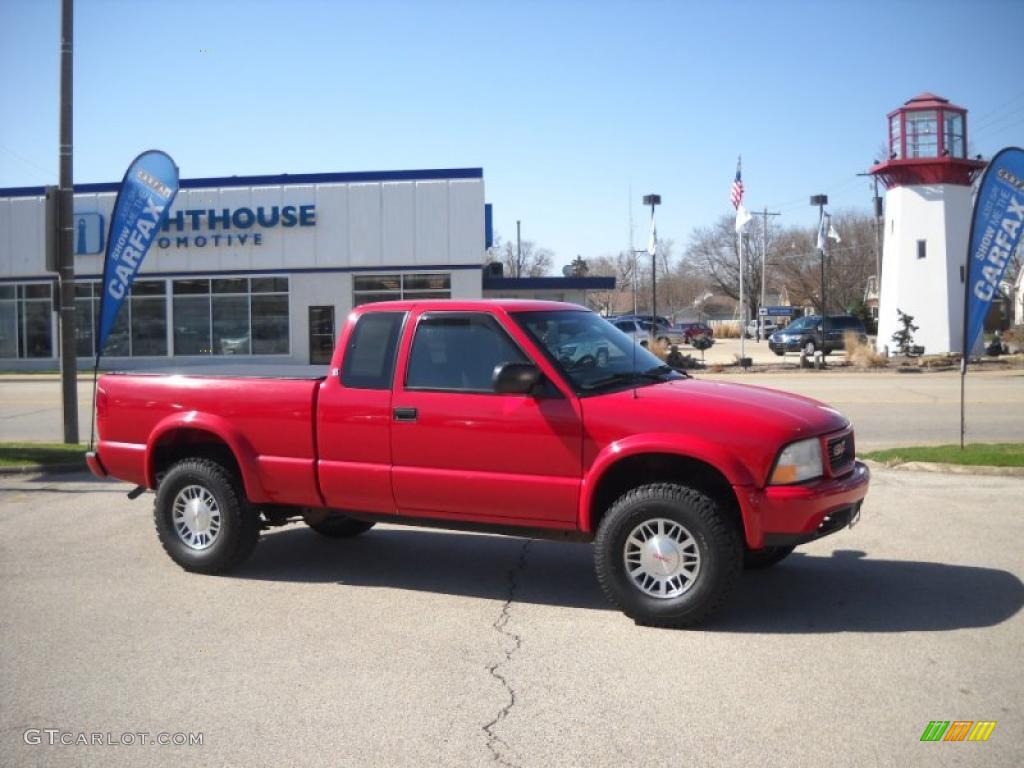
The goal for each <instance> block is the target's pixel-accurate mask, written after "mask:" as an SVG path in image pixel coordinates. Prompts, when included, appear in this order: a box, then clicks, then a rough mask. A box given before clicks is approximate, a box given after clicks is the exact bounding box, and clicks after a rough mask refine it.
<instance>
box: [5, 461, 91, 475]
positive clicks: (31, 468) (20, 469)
mask: <svg viewBox="0 0 1024 768" xmlns="http://www.w3.org/2000/svg"><path fill="white" fill-rule="evenodd" d="M88 471H89V467H88V465H86V463H85V462H84V461H83V462H81V463H80V464H21V465H18V466H14V467H0V477H2V476H4V475H67V474H71V473H72V472H88Z"/></svg>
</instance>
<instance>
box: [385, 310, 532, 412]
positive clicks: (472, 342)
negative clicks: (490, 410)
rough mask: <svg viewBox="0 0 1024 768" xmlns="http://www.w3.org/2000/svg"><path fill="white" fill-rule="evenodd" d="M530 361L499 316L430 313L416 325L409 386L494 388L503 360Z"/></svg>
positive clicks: (423, 387)
mask: <svg viewBox="0 0 1024 768" xmlns="http://www.w3.org/2000/svg"><path fill="white" fill-rule="evenodd" d="M525 362H529V361H528V360H527V358H526V356H525V355H524V354H523V353H522V352H521V351H520V350H519V347H517V346H516V345H515V343H514V342H513V341H512V339H510V338H509V336H508V334H506V333H505V331H504V330H503V329H502V328H501V327H500V326H499V325H498V323H497V322H496V321H495V319H494V318H493V317H491V316H490V315H487V314H483V313H474V314H456V313H437V314H430V315H424V316H423V317H422V318H420V322H419V325H418V326H417V328H416V336H415V338H414V339H413V342H412V352H411V353H410V355H409V371H408V374H407V375H406V382H405V385H406V388H408V389H443V390H455V391H463V392H466V391H469V392H493V391H494V390H493V385H492V383H491V378H492V376H493V375H494V368H495V366H497V365H500V364H501V363H525Z"/></svg>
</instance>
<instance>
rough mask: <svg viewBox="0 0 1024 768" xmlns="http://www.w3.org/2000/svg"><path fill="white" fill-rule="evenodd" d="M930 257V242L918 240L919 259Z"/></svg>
mask: <svg viewBox="0 0 1024 768" xmlns="http://www.w3.org/2000/svg"><path fill="white" fill-rule="evenodd" d="M927 255H928V241H927V240H918V241H917V258H919V259H923V258H924V257H925V256H927Z"/></svg>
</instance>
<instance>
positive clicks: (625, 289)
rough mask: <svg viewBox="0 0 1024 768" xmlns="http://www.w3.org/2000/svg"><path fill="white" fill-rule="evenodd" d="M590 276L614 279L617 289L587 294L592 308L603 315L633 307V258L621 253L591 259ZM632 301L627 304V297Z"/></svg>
mask: <svg viewBox="0 0 1024 768" xmlns="http://www.w3.org/2000/svg"><path fill="white" fill-rule="evenodd" d="M589 265H590V273H589V274H590V275H592V276H594V277H614V278H615V288H614V289H613V290H610V291H591V292H589V293H588V294H587V302H588V303H589V304H590V308H591V309H593V310H596V311H597V312H600V313H601V314H603V315H610V314H613V313H615V312H617V311H619V310H620V309H621V308H622V307H623V306H624V305H626V304H628V305H629V306H630V307H632V296H633V267H634V261H633V257H632V256H631V255H630V254H628V253H626V252H624V251H623V252H620V253H617V254H615V255H614V256H607V255H606V256H598V257H597V258H594V259H591V260H590V262H589ZM627 295H628V296H629V297H630V299H629V301H628V302H627V300H626V298H625V297H626V296H627Z"/></svg>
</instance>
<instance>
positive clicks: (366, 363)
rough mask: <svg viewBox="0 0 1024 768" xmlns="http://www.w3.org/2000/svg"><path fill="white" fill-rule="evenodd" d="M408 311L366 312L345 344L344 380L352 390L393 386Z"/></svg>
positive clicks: (389, 387) (344, 383)
mask: <svg viewBox="0 0 1024 768" xmlns="http://www.w3.org/2000/svg"><path fill="white" fill-rule="evenodd" d="M405 316H406V313H405V312H367V313H366V314H364V315H362V316H361V317H360V318H359V320H357V321H356V327H355V328H354V329H353V331H352V335H351V336H349V339H348V344H347V345H346V347H345V359H344V361H343V363H342V369H341V383H342V384H343V385H344V386H346V387H348V388H350V389H391V381H392V379H393V378H394V375H395V358H396V356H397V354H398V339H399V337H400V336H401V333H402V325H403V324H404V323H405Z"/></svg>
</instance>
